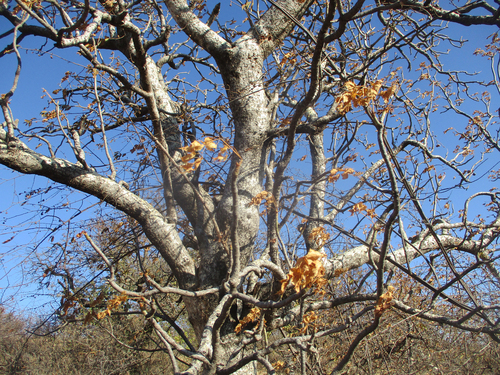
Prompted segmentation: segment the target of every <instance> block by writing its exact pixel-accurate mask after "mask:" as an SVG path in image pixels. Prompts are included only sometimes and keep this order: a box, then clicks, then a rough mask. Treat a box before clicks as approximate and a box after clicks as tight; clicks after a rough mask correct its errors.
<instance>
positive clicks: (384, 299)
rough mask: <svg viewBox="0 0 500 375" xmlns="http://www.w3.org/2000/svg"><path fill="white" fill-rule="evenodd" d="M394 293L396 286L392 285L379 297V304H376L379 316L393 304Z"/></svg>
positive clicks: (376, 312)
mask: <svg viewBox="0 0 500 375" xmlns="http://www.w3.org/2000/svg"><path fill="white" fill-rule="evenodd" d="M393 293H394V287H393V286H392V285H390V286H389V287H388V288H387V291H386V292H385V293H384V294H382V295H381V296H380V297H378V301H377V305H376V306H375V316H376V317H377V318H378V317H380V316H382V314H383V313H384V311H386V310H389V309H390V308H391V306H392V303H391V302H392V298H393Z"/></svg>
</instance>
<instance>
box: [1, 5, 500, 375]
mask: <svg viewBox="0 0 500 375" xmlns="http://www.w3.org/2000/svg"><path fill="white" fill-rule="evenodd" d="M0 15H1V16H2V17H3V22H4V24H5V23H6V22H7V21H8V22H9V23H10V25H11V26H10V27H11V28H10V29H8V30H4V31H2V33H1V35H0V37H1V38H2V40H3V41H4V42H5V47H4V49H3V50H2V51H1V52H0V57H4V58H5V57H6V56H8V55H12V54H14V55H15V56H16V57H17V62H18V65H17V70H16V72H15V74H14V76H13V77H12V89H11V90H10V91H9V92H7V93H4V94H2V96H1V98H0V106H1V108H2V112H3V115H4V122H3V126H2V128H1V129H0V163H1V164H3V165H4V166H6V167H8V168H10V169H12V170H15V171H18V172H20V173H23V174H34V175H38V176H43V177H46V178H48V179H50V180H52V181H54V182H56V183H58V184H61V185H62V186H64V187H66V188H68V189H70V190H71V189H73V190H77V191H80V192H83V193H85V194H86V195H88V196H90V197H95V198H97V200H95V199H94V200H92V199H87V200H84V201H83V203H82V202H81V201H79V202H78V204H79V205H80V207H83V206H82V205H85V204H87V206H91V205H95V204H96V203H97V207H98V211H96V212H97V213H98V215H97V214H96V216H95V219H88V220H87V221H86V222H85V223H78V222H77V221H76V220H77V218H75V219H73V220H72V221H71V222H70V223H69V224H71V225H72V226H71V225H70V231H69V232H68V234H67V235H66V241H63V240H61V241H57V240H56V241H55V242H57V244H54V245H53V246H51V247H49V248H48V249H47V251H46V252H45V254H44V255H40V256H39V258H38V259H37V260H36V261H35V260H34V262H35V263H36V264H37V265H38V266H39V271H40V276H43V277H44V278H47V280H53V279H59V283H60V284H59V285H60V286H61V289H60V291H61V296H62V298H61V306H60V309H59V318H60V321H64V320H66V321H79V322H82V321H83V322H84V323H85V324H87V325H88V324H97V323H98V322H100V321H101V320H103V319H110V322H111V321H112V322H113V323H114V324H127V320H120V319H114V318H115V317H116V316H118V317H119V316H122V315H138V316H142V317H143V319H145V320H146V321H147V323H148V327H150V329H151V332H154V333H155V334H156V335H157V339H156V342H157V345H158V347H159V348H161V349H162V350H164V351H165V353H166V355H168V356H169V357H170V360H171V365H172V368H173V369H174V372H175V373H181V372H182V373H186V374H198V373H200V374H201V373H217V374H230V373H235V372H236V371H238V370H240V369H241V371H242V373H249V371H250V370H249V369H250V368H254V367H252V366H254V364H256V363H257V362H258V363H259V366H260V367H262V368H264V369H265V370H267V371H268V372H269V373H273V372H274V371H275V369H278V370H279V369H280V368H285V367H286V368H287V369H288V370H290V368H291V367H293V366H295V362H293V361H294V360H296V367H297V369H296V370H295V371H297V372H300V373H302V374H305V373H336V372H337V371H340V370H342V369H344V368H345V367H346V365H347V364H348V363H349V362H350V361H351V359H352V356H353V353H354V352H355V350H356V348H357V347H358V346H359V345H360V343H362V342H366V339H367V338H368V337H372V336H370V334H371V333H373V332H377V328H378V327H379V325H381V324H383V322H384V319H390V320H391V322H392V324H393V325H398V324H405V322H412V323H413V322H416V321H419V320H424V321H431V322H436V323H439V324H441V325H442V326H443V334H444V332H448V328H452V329H453V330H458V331H460V330H464V331H469V332H472V333H476V334H478V335H479V334H481V335H484V339H485V340H486V341H485V342H489V341H488V340H491V342H492V343H493V344H492V345H498V342H499V337H498V335H499V333H500V332H499V330H500V327H499V323H498V322H499V321H500V304H499V303H500V302H499V290H500V289H499V283H500V275H499V272H498V268H497V267H498V258H499V253H498V237H499V235H500V216H499V215H500V201H499V198H500V197H499V196H498V193H497V192H496V191H495V190H494V189H492V190H490V188H491V187H493V186H494V184H492V182H494V181H497V180H498V178H499V173H500V172H499V171H500V170H497V171H495V170H494V169H493V167H492V166H493V165H494V163H496V161H497V160H498V152H499V151H500V143H499V138H498V137H499V134H498V112H497V105H496V104H493V103H498V94H499V90H500V81H499V79H498V76H499V69H498V52H499V47H500V38H499V37H498V26H500V8H499V5H498V1H495V2H493V3H491V4H490V3H489V2H488V1H481V0H480V1H475V2H471V3H466V4H463V5H457V4H456V2H451V3H449V2H446V3H445V2H442V1H425V2H419V1H413V0H399V1H375V2H368V1H364V0H359V1H355V2H353V1H319V0H318V1H313V0H302V1H300V0H276V1H271V0H267V1H252V2H250V1H249V2H243V1H240V0H238V1H232V2H224V3H221V4H217V5H215V4H213V2H205V1H191V2H190V4H187V3H186V1H184V0H166V1H164V2H163V3H158V2H156V1H154V0H153V1H135V2H125V1H121V0H120V1H115V0H109V1H101V0H99V2H94V3H91V2H89V1H84V2H77V1H61V2H54V1H29V2H24V1H16V2H6V1H3V2H1V3H0ZM462 26H471V29H470V30H472V27H482V28H485V27H490V28H491V36H490V39H491V41H490V43H489V44H487V45H486V46H484V47H483V46H482V45H481V46H478V47H481V48H478V50H477V51H476V54H477V55H481V56H483V58H485V59H490V60H491V64H492V65H491V66H492V72H491V73H492V74H491V75H488V77H486V79H485V80H484V81H483V80H482V78H479V77H478V76H474V75H471V74H470V73H468V72H466V71H465V70H464V69H462V68H461V67H460V68H459V69H458V68H457V67H456V66H458V65H459V64H455V65H456V66H453V61H450V60H448V59H446V61H447V63H446V64H445V63H444V62H442V61H444V60H443V54H444V53H445V52H446V51H447V50H448V49H452V50H453V51H454V52H458V51H459V50H456V49H457V48H460V47H462V46H463V45H464V44H465V41H464V40H463V38H462V37H461V36H460V33H462V34H463V35H464V36H467V35H466V30H465V29H464V28H463V27H462ZM28 38H30V39H33V38H35V40H37V39H36V38H38V40H40V48H39V52H40V53H42V52H43V51H44V50H45V49H47V48H50V51H48V52H49V53H53V52H54V51H58V50H67V51H66V52H64V57H65V58H66V59H68V56H70V55H69V51H71V50H74V51H75V52H76V54H75V55H74V59H75V61H78V63H79V64H81V65H82V66H84V65H85V64H86V66H85V68H83V69H81V70H80V71H79V72H73V71H68V72H66V74H64V75H63V76H62V77H61V78H62V79H61V81H60V83H58V85H59V86H58V87H56V83H55V84H54V88H50V89H47V90H45V95H46V97H47V98H48V104H47V107H46V108H44V109H43V111H41V113H40V118H38V119H29V120H25V121H18V116H23V113H22V112H19V113H18V112H17V111H16V112H14V111H13V110H12V108H11V105H12V103H13V101H15V100H17V101H18V102H20V101H22V98H16V97H15V95H14V94H15V91H16V87H17V83H18V80H19V77H20V75H21V74H22V69H21V61H22V59H24V58H25V57H23V56H24V55H23V54H22V53H21V52H22V51H21V49H22V45H23V43H24V41H25V39H28ZM453 56H455V58H456V59H460V58H463V57H460V54H457V53H455V54H454V55H453ZM457 56H459V57H457ZM26 58H33V59H34V58H36V56H31V57H26ZM478 58H479V57H478ZM82 61H84V62H85V63H84V64H82ZM448 63H452V66H451V67H448V65H447V64H448ZM47 69H50V67H45V70H47ZM40 74H44V71H43V70H42V68H40ZM3 77H4V78H3V79H6V76H5V75H4V76H3ZM481 77H482V76H481ZM33 85H34V87H36V86H35V85H36V82H34V83H33ZM445 123H446V124H445ZM58 186H59V185H58ZM50 188H52V187H50ZM467 189H468V190H467ZM48 190H49V189H41V190H39V191H35V192H33V194H35V193H36V194H43V193H46V192H47V191H48ZM31 195H32V194H27V198H29V196H31ZM67 204H68V205H71V204H72V202H67ZM49 209H50V208H49ZM78 226H80V229H77V228H78ZM82 227H83V228H82ZM54 235H55V234H54ZM59 236H62V234H60V235H59ZM60 238H63V237H60ZM42 266H43V267H42ZM104 271H105V272H104ZM42 273H43V275H42ZM388 310H390V312H389V311H388ZM110 316H111V317H110ZM386 317H387V318H386ZM187 321H189V324H188V323H187ZM445 327H446V328H445ZM379 332H383V331H379ZM411 334H412V333H411V332H410V333H409V335H411ZM327 338H328V340H334V339H337V338H338V339H341V342H340V344H338V343H337V346H336V350H335V351H334V353H331V352H330V351H327V350H323V348H324V344H325V343H326V342H327V340H326V339H327ZM410 339H411V338H410ZM363 340H365V341H363ZM122 344H124V345H130V343H123V342H122ZM394 345H395V346H397V342H395V343H394ZM284 349H286V350H289V351H290V353H293V354H294V355H293V360H290V361H288V362H287V363H284V361H283V360H282V359H280V358H279V357H278V358H276V355H275V354H276V353H279V352H283V350H284ZM318 350H319V351H318ZM322 350H323V351H324V353H322V352H321V351H322ZM273 353H275V354H274V355H273ZM325 353H330V354H325ZM377 353H378V354H377ZM377 353H375V354H374V355H379V354H380V353H381V352H380V351H378V352H377ZM380 355H381V354H380ZM273 356H274V357H273ZM285 357H286V355H285V354H283V357H282V358H285ZM357 363H358V364H361V362H359V361H357ZM255 368H256V367H255Z"/></svg>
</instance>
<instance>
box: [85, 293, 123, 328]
mask: <svg viewBox="0 0 500 375" xmlns="http://www.w3.org/2000/svg"><path fill="white" fill-rule="evenodd" d="M103 299H104V294H103V293H101V294H100V295H99V296H98V297H97V298H96V300H95V301H94V302H92V303H91V304H90V307H94V306H95V305H97V304H99V303H100V302H101V301H102V300H103ZM127 300H128V296H127V295H126V294H120V295H119V296H116V297H115V298H113V299H110V300H109V301H108V303H107V306H106V309H105V310H103V311H99V312H97V311H91V312H89V313H88V314H87V315H85V319H84V321H83V322H84V323H85V324H87V323H89V322H91V321H92V320H93V319H97V320H101V319H104V318H105V317H107V316H109V315H111V313H112V312H113V310H117V309H118V307H120V305H121V304H122V303H124V302H126V301H127Z"/></svg>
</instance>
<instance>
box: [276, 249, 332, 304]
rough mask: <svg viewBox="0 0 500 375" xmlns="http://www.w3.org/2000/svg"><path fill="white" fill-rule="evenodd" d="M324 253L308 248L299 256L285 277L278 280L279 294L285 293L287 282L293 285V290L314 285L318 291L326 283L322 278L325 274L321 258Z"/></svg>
mask: <svg viewBox="0 0 500 375" xmlns="http://www.w3.org/2000/svg"><path fill="white" fill-rule="evenodd" d="M325 256H326V255H325V254H322V253H320V252H319V251H316V250H309V252H308V253H307V255H306V256H304V257H302V258H299V259H298V260H297V263H296V265H295V267H293V268H292V269H291V270H290V272H288V275H287V277H286V279H284V280H280V282H281V289H280V291H279V292H278V294H279V295H282V294H283V293H285V289H286V288H287V286H288V285H289V284H292V285H294V287H295V291H296V292H297V293H298V292H299V291H300V290H301V289H304V288H310V287H312V286H316V287H317V289H318V291H319V290H320V289H321V288H322V287H323V286H324V285H325V284H326V280H325V279H324V278H323V276H324V274H325V267H324V266H323V262H322V261H321V258H323V257H325Z"/></svg>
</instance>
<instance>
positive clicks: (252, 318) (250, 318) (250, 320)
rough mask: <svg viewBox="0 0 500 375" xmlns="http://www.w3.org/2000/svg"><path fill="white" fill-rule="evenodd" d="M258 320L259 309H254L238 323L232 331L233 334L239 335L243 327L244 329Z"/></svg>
mask: <svg viewBox="0 0 500 375" xmlns="http://www.w3.org/2000/svg"><path fill="white" fill-rule="evenodd" d="M259 318H260V309H259V308H258V307H254V308H253V309H252V310H250V312H249V313H248V314H247V315H246V316H245V317H244V318H243V319H241V320H240V321H239V323H238V325H237V326H236V328H235V329H234V332H236V333H240V332H241V330H242V329H243V327H245V326H246V325H247V324H249V323H253V322H255V321H256V320H258V319H259Z"/></svg>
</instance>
